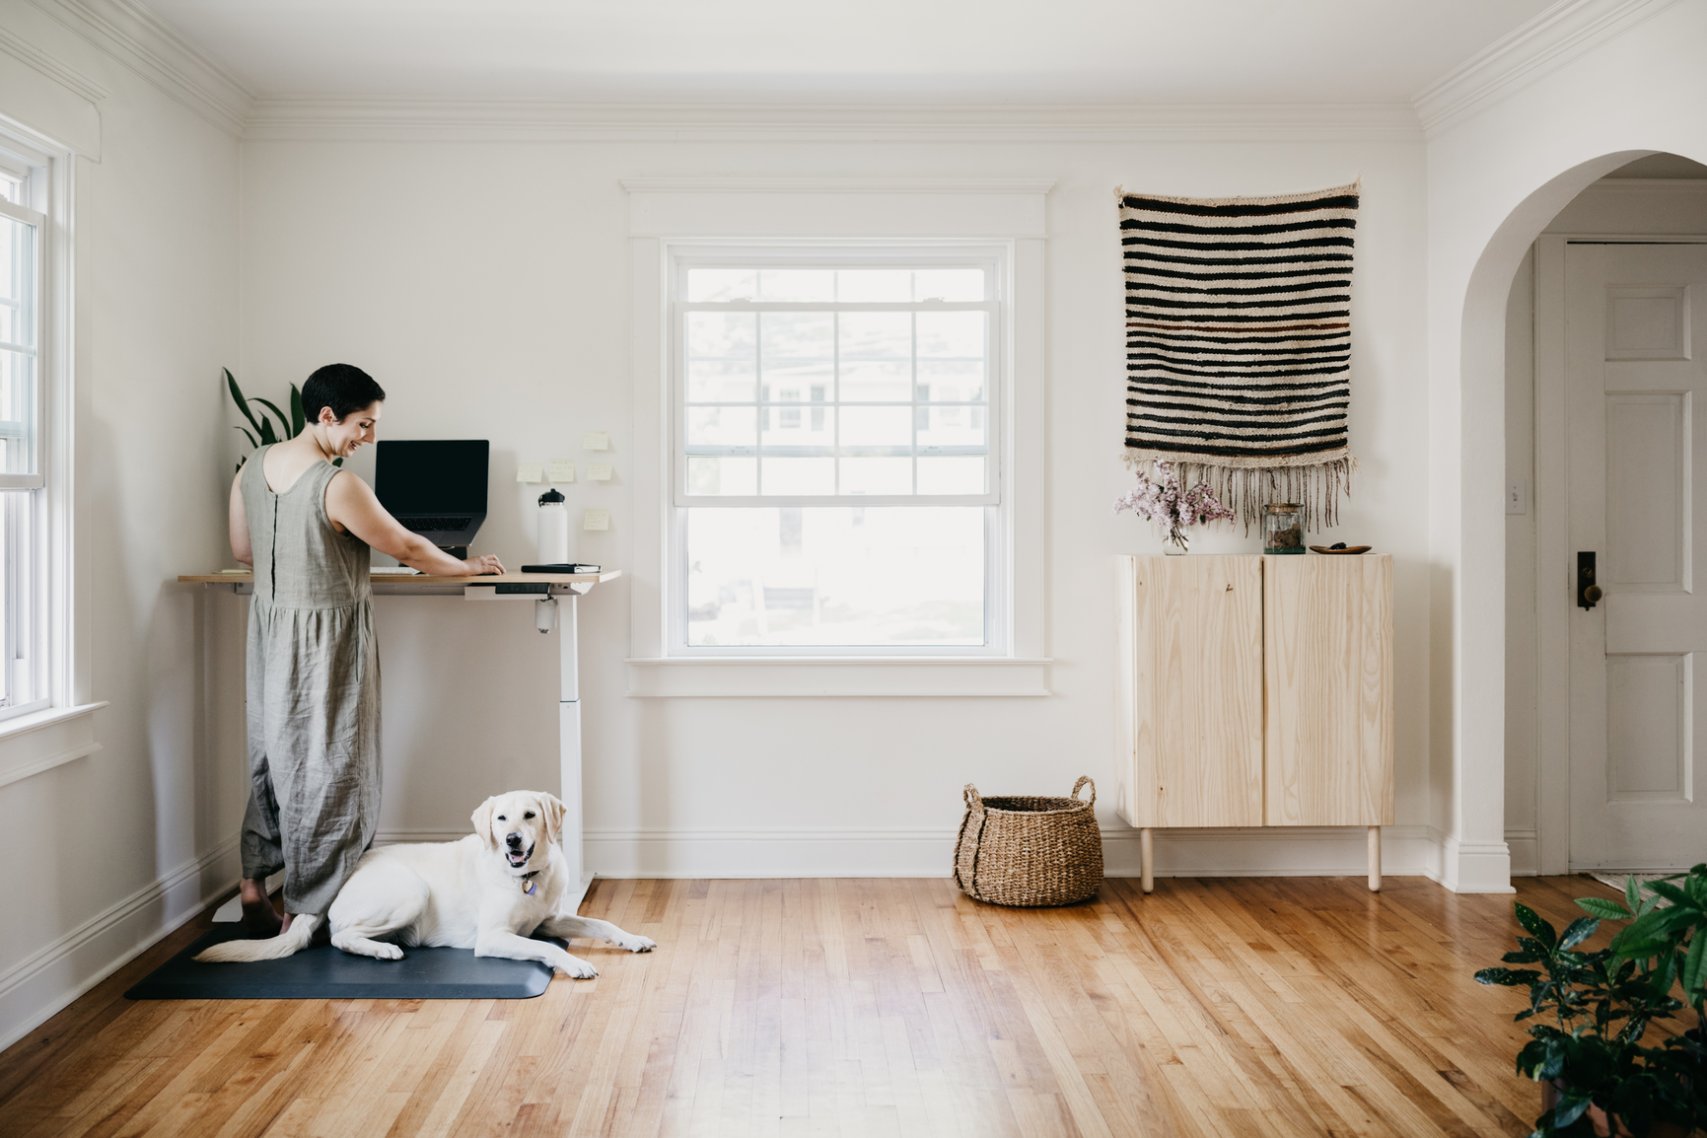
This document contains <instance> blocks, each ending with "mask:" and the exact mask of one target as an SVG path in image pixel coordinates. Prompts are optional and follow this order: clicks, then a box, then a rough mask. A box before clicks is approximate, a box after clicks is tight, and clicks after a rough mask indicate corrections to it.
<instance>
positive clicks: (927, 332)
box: [918, 312, 988, 362]
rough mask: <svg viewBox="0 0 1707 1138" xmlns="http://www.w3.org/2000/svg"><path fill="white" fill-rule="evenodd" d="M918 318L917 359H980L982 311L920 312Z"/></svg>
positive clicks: (983, 332) (982, 332) (982, 356)
mask: <svg viewBox="0 0 1707 1138" xmlns="http://www.w3.org/2000/svg"><path fill="white" fill-rule="evenodd" d="M918 319H919V325H918V327H919V359H920V360H927V359H935V360H956V361H965V362H972V361H981V360H983V358H984V344H985V323H986V321H987V320H988V317H987V315H986V314H985V313H982V312H921V313H919V316H918Z"/></svg>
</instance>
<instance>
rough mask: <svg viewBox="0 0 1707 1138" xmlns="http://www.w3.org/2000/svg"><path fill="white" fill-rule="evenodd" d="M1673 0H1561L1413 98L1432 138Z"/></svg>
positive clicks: (1669, 5) (1645, 17)
mask: <svg viewBox="0 0 1707 1138" xmlns="http://www.w3.org/2000/svg"><path fill="white" fill-rule="evenodd" d="M1677 2H1678V0H1562V2H1561V3H1558V4H1555V5H1554V6H1553V7H1551V8H1549V9H1547V11H1545V12H1543V13H1541V15H1539V16H1537V17H1536V18H1535V19H1533V20H1531V21H1529V22H1528V23H1527V24H1524V25H1523V26H1522V27H1520V28H1518V29H1517V30H1516V31H1514V32H1512V33H1511V34H1510V35H1508V36H1506V37H1504V38H1503V39H1500V40H1497V41H1495V42H1494V43H1493V44H1491V45H1490V46H1488V47H1487V48H1484V49H1483V50H1482V51H1480V52H1478V53H1477V54H1476V55H1474V56H1472V57H1470V59H1468V60H1466V61H1465V62H1464V63H1463V64H1461V65H1460V66H1458V67H1457V68H1456V69H1454V70H1453V71H1451V72H1450V73H1448V74H1447V75H1446V76H1445V77H1444V78H1442V79H1441V80H1439V81H1438V82H1436V83H1435V84H1434V85H1433V86H1431V87H1429V88H1427V89H1426V90H1424V91H1422V92H1421V93H1420V94H1418V95H1417V96H1416V98H1415V99H1414V100H1412V102H1413V103H1414V105H1415V107H1416V112H1417V118H1418V119H1419V120H1420V121H1421V124H1422V130H1423V133H1424V134H1425V135H1427V136H1428V137H1430V138H1432V137H1433V136H1435V135H1436V134H1438V133H1440V132H1441V131H1443V130H1446V129H1447V128H1449V127H1451V126H1453V125H1455V124H1457V123H1459V122H1462V121H1463V120H1464V119H1466V118H1468V117H1470V116H1471V115H1472V114H1475V113H1476V112H1478V111H1480V110H1481V109H1482V108H1483V107H1485V106H1486V105H1488V104H1490V103H1493V102H1497V101H1498V100H1500V99H1503V98H1505V97H1506V96H1508V95H1510V94H1511V93H1512V92H1514V91H1517V90H1518V89H1519V88H1522V87H1524V86H1527V85H1528V84H1530V83H1532V82H1534V81H1535V80H1537V79H1539V78H1541V77H1542V76H1543V75H1545V74H1547V73H1548V72H1549V71H1552V70H1553V69H1555V68H1557V67H1559V66H1561V65H1563V64H1565V63H1567V62H1569V61H1570V60H1572V59H1575V58H1576V57H1577V56H1579V55H1581V54H1583V53H1584V52H1586V51H1589V50H1590V49H1592V48H1594V47H1596V46H1598V45H1599V44H1602V43H1605V42H1606V41H1607V40H1610V39H1612V38H1613V37H1615V36H1617V35H1619V34H1620V33H1622V32H1624V31H1625V30H1626V29H1628V28H1631V27H1634V26H1635V25H1636V24H1638V23H1640V22H1641V21H1643V20H1646V19H1647V18H1648V17H1649V16H1652V15H1655V14H1656V13H1658V12H1660V11H1662V10H1663V9H1665V8H1669V7H1671V5H1673V4H1675V3H1677Z"/></svg>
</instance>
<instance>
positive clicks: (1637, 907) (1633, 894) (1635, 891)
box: [1624, 877, 1642, 913]
mask: <svg viewBox="0 0 1707 1138" xmlns="http://www.w3.org/2000/svg"><path fill="white" fill-rule="evenodd" d="M1624 900H1625V901H1626V902H1627V903H1628V904H1629V906H1630V911H1631V912H1632V913H1638V912H1641V909H1642V886H1641V883H1640V882H1638V881H1637V880H1636V879H1635V878H1634V877H1626V878H1625V879H1624Z"/></svg>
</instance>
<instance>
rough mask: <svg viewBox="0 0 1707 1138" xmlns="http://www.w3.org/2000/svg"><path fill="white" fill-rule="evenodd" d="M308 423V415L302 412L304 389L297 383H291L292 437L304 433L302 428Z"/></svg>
mask: <svg viewBox="0 0 1707 1138" xmlns="http://www.w3.org/2000/svg"><path fill="white" fill-rule="evenodd" d="M307 423H308V416H306V415H304V414H303V413H302V389H301V388H299V387H297V385H296V384H294V383H293V384H291V385H290V437H291V438H293V439H294V438H296V436H298V435H300V434H302V428H303V427H304V426H306V425H307Z"/></svg>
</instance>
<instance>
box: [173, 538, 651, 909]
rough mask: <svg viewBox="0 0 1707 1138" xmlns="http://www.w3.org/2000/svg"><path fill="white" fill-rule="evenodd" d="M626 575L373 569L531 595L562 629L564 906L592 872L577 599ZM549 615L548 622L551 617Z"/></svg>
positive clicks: (397, 583)
mask: <svg viewBox="0 0 1707 1138" xmlns="http://www.w3.org/2000/svg"><path fill="white" fill-rule="evenodd" d="M620 576H622V572H621V570H615V569H613V570H611V571H610V572H607V573H505V574H502V575H500V576H485V577H432V576H428V575H426V574H417V573H375V574H373V575H372V580H373V591H374V593H375V594H376V595H379V596H396V595H399V594H403V595H416V596H422V595H425V596H442V597H461V598H462V599H464V600H470V601H530V602H532V603H533V605H534V610H535V627H536V628H539V629H540V630H541V631H555V634H556V636H557V770H558V789H557V796H558V797H559V798H560V799H562V800H563V835H562V845H563V856H564V858H565V859H566V860H567V862H568V869H569V891H568V893H567V894H566V895H565V897H564V904H565V909H566V911H567V912H571V913H573V912H575V911H577V910H578V909H579V908H580V905H581V900H582V899H583V898H584V897H586V895H587V888H588V886H590V885H591V884H592V881H593V875H592V874H591V873H590V872H588V870H587V864H586V857H585V853H584V851H583V849H582V841H581V831H582V820H581V799H582V792H581V691H580V677H579V671H580V669H579V666H578V663H577V653H576V643H575V641H576V619H575V602H576V601H577V600H578V599H579V598H581V597H583V596H585V595H586V594H587V593H590V592H591V591H592V590H593V587H594V586H595V585H600V584H603V583H604V582H606V581H611V580H614V579H616V578H617V577H620ZM178 581H179V583H180V584H185V585H201V586H203V587H204V588H219V587H223V588H228V589H230V590H231V591H232V592H233V593H237V594H240V595H245V596H247V595H250V594H252V593H253V592H254V591H255V578H254V575H253V574H252V573H249V572H242V573H200V574H186V575H184V576H181V577H179V578H178ZM547 622H549V623H547ZM239 911H240V906H239V905H238V902H237V899H236V898H235V897H233V898H232V899H231V900H230V901H229V902H227V903H226V904H225V905H223V906H221V907H220V910H219V912H218V913H216V914H215V915H214V919H215V920H233V921H234V920H236V919H237V918H238V914H239Z"/></svg>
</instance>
